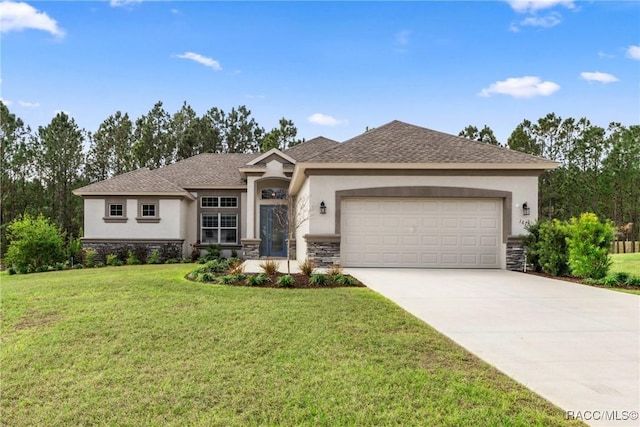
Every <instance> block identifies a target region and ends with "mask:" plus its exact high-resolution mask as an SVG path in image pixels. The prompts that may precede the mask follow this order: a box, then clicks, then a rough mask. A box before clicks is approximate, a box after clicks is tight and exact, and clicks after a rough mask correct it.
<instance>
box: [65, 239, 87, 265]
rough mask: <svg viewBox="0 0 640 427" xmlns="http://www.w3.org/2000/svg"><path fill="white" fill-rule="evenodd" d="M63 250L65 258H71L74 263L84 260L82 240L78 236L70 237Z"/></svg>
mask: <svg viewBox="0 0 640 427" xmlns="http://www.w3.org/2000/svg"><path fill="white" fill-rule="evenodd" d="M65 252H66V253H65V255H66V257H67V259H70V258H73V262H74V264H75V263H82V262H84V251H83V250H82V240H80V238H77V239H74V238H70V239H69V242H68V243H67V248H66V251H65Z"/></svg>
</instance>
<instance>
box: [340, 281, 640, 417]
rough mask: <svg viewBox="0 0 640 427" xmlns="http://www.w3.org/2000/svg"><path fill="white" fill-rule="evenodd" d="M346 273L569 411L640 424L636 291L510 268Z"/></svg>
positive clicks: (639, 324) (639, 310) (638, 300)
mask: <svg viewBox="0 0 640 427" xmlns="http://www.w3.org/2000/svg"><path fill="white" fill-rule="evenodd" d="M346 271H347V272H348V273H349V274H351V275H353V276H355V277H357V278H358V279H359V280H360V281H362V282H363V283H365V284H366V285H367V286H368V287H369V288H371V289H373V290H374V291H376V292H378V293H380V294H382V295H383V296H385V297H387V298H388V299H390V300H391V301H393V302H395V303H396V304H398V305H399V306H400V307H402V308H404V309H405V310H407V311H408V312H410V313H412V314H413V315H415V316H416V317H418V318H419V319H422V320H423V321H425V322H426V323H428V324H429V325H431V326H433V327H434V328H435V329H437V330H438V331H440V332H441V333H443V334H444V335H446V336H448V337H449V338H451V339H452V340H454V341H455V342H457V343H458V344H460V345H461V346H463V347H465V348H466V349H468V350H469V351H471V352H472V353H474V354H476V355H477V356H479V357H480V358H482V359H483V360H485V361H486V362H488V363H490V364H491V365H493V366H495V367H497V368H498V369H499V370H501V371H502V372H504V373H505V374H507V375H509V376H510V377H512V378H514V379H516V380H517V381H519V382H520V383H522V384H524V385H525V386H527V387H528V388H530V389H531V390H533V391H535V392H536V393H538V394H540V395H541V396H543V397H545V398H546V399H548V400H550V401H551V402H553V403H554V404H556V405H558V406H559V407H561V408H562V409H564V410H565V411H568V414H569V415H571V414H573V415H574V416H577V417H578V418H580V419H583V420H584V421H585V422H587V423H588V424H591V425H616V426H617V425H621V426H622V425H634V426H636V425H640V421H638V418H637V416H638V412H637V411H638V410H640V297H638V296H637V295H630V294H625V293H620V292H615V291H610V290H606V289H597V288H593V287H589V286H584V285H579V284H574V283H569V282H565V281H559V280H552V279H547V278H542V277H538V276H533V275H527V274H523V273H515V272H510V271H503V270H418V269H415V270H414V269H387V268H376V269H373V268H348V269H346ZM595 411H600V412H595ZM604 411H610V412H604ZM625 411H626V412H625ZM631 411H636V412H635V413H633V412H631ZM632 418H634V419H632Z"/></svg>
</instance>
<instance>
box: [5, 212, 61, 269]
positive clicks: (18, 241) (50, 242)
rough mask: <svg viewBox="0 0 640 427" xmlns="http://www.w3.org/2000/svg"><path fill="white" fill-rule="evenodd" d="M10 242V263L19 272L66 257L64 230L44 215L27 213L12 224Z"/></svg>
mask: <svg viewBox="0 0 640 427" xmlns="http://www.w3.org/2000/svg"><path fill="white" fill-rule="evenodd" d="M7 241H8V242H9V246H8V249H7V255H6V261H7V264H8V265H13V266H15V267H17V268H18V270H19V271H20V270H26V269H27V267H28V266H30V265H31V266H33V267H34V268H37V267H40V266H43V265H50V264H55V263H56V262H60V261H62V260H64V256H65V253H64V233H62V232H60V231H58V229H57V228H56V227H55V225H53V224H52V223H51V222H50V221H49V220H48V219H47V218H45V217H44V216H42V215H39V216H38V217H36V218H34V217H32V216H30V215H28V214H27V215H24V217H23V218H22V219H16V220H14V221H12V222H11V223H9V225H8V226H7Z"/></svg>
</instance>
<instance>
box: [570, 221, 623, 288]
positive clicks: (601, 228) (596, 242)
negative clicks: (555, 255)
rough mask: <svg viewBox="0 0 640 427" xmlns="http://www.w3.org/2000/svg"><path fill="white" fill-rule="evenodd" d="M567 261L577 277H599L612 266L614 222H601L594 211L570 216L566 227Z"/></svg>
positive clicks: (605, 273)
mask: <svg viewBox="0 0 640 427" xmlns="http://www.w3.org/2000/svg"><path fill="white" fill-rule="evenodd" d="M567 230H568V236H567V247H568V262H569V267H570V268H571V273H572V274H573V275H574V276H578V277H592V278H594V279H600V278H602V277H605V276H606V275H607V272H608V271H609V267H610V266H611V257H610V256H609V248H610V247H611V244H612V242H613V230H614V228H613V225H611V223H609V222H606V221H605V222H602V221H600V220H599V219H598V217H597V216H596V215H595V214H593V213H583V214H582V215H580V218H571V221H570V222H569V225H568V226H567Z"/></svg>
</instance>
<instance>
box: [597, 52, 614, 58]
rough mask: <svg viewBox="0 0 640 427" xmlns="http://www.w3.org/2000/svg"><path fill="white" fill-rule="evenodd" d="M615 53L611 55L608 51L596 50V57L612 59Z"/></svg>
mask: <svg viewBox="0 0 640 427" xmlns="http://www.w3.org/2000/svg"><path fill="white" fill-rule="evenodd" d="M615 57H616V56H615V55H611V54H610V53H607V52H603V51H601V50H600V51H598V58H602V59H613V58H615Z"/></svg>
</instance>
